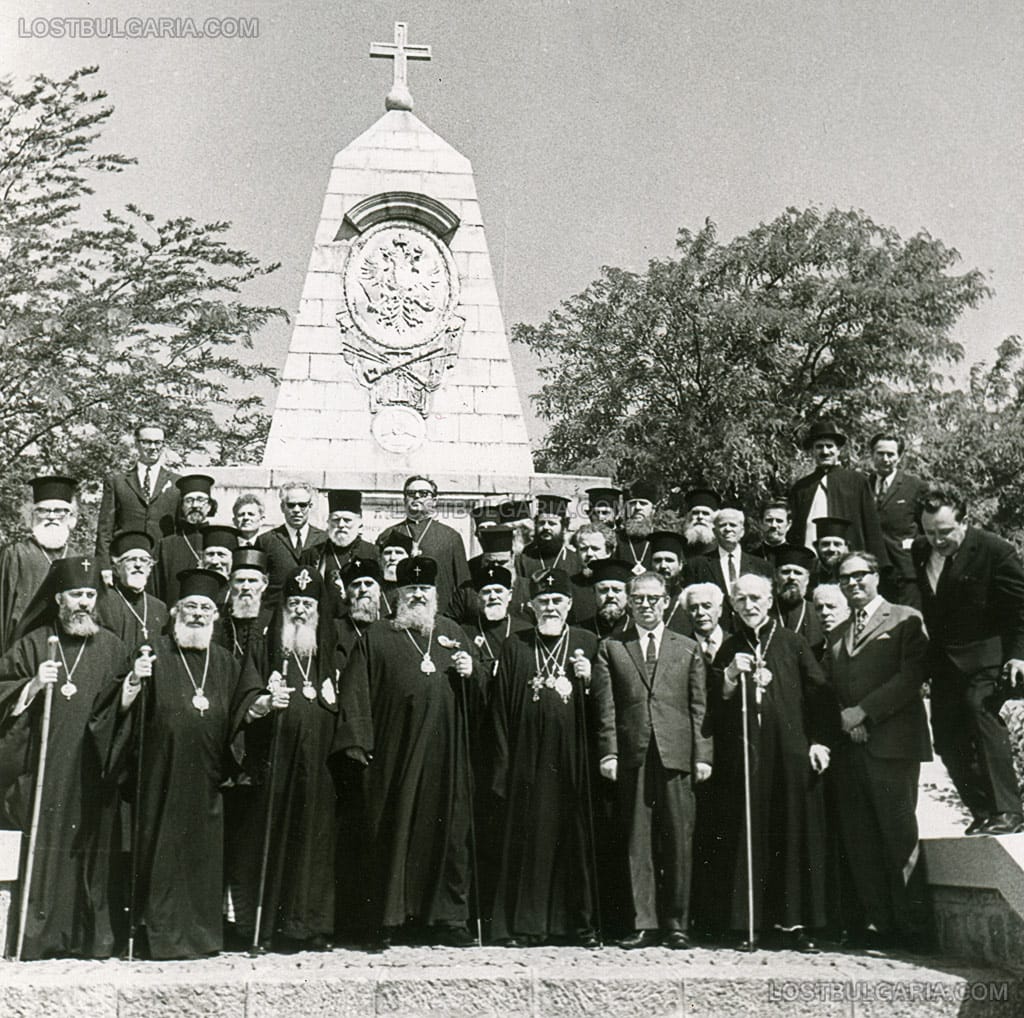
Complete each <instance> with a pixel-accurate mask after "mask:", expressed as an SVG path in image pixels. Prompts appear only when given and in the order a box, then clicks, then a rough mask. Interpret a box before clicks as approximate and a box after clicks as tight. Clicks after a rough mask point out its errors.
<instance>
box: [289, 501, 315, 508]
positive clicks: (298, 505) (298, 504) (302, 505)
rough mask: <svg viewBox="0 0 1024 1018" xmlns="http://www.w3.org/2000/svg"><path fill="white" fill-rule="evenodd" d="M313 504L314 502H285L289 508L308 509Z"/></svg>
mask: <svg viewBox="0 0 1024 1018" xmlns="http://www.w3.org/2000/svg"><path fill="white" fill-rule="evenodd" d="M312 504H313V503H312V502H285V505H286V506H287V507H288V508H289V509H308V508H309V507H310V506H311V505H312Z"/></svg>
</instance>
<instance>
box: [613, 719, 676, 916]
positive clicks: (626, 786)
mask: <svg viewBox="0 0 1024 1018" xmlns="http://www.w3.org/2000/svg"><path fill="white" fill-rule="evenodd" d="M617 784H618V785H619V790H620V795H621V796H622V798H621V800H620V801H621V804H622V808H623V817H624V819H625V822H626V827H627V830H628V848H629V880H630V889H631V892H632V896H633V925H634V928H635V929H638V930H656V929H664V930H684V931H685V930H686V927H687V924H688V922H689V910H690V878H691V875H692V872H693V820H694V809H695V807H694V798H693V778H692V776H691V775H690V774H689V773H688V772H686V771H674V770H669V769H667V768H666V767H664V766H662V763H661V756H660V755H659V753H658V748H657V746H656V745H655V741H654V738H653V737H652V738H651V741H650V744H649V745H648V747H647V755H646V756H645V757H644V761H643V763H642V764H641V765H640V766H639V767H636V768H632V767H630V768H624V769H623V770H621V771H620V772H619V775H618V781H617Z"/></svg>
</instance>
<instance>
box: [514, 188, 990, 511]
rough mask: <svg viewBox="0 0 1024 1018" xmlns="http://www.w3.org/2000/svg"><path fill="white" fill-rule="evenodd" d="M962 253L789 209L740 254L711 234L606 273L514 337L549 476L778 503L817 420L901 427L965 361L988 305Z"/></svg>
mask: <svg viewBox="0 0 1024 1018" xmlns="http://www.w3.org/2000/svg"><path fill="white" fill-rule="evenodd" d="M958 261H959V255H958V254H957V252H956V251H954V250H953V249H951V248H948V247H946V246H945V245H944V244H943V243H942V242H941V241H939V240H937V239H934V238H932V237H931V236H929V235H928V234H927V233H923V232H922V233H918V234H915V235H914V236H912V237H910V238H908V239H906V240H904V239H903V238H901V237H900V236H899V234H898V233H897V232H896V231H895V230H893V229H890V228H888V227H884V226H879V225H877V224H876V223H874V222H872V220H871V219H869V218H868V217H867V216H866V215H865V214H864V213H863V212H860V211H840V210H836V209H833V210H830V211H827V212H822V211H821V210H819V209H817V208H809V209H804V210H799V209H793V208H790V209H787V210H786V211H785V212H784V213H783V214H782V215H780V216H779V217H777V218H776V219H774V220H772V221H771V222H769V223H762V224H760V225H759V226H757V227H756V228H755V229H753V230H752V231H750V232H749V233H748V234H746V235H744V236H740V237H737V238H736V239H734V240H732V241H731V242H729V243H727V244H722V243H720V242H719V241H718V239H717V236H716V231H715V227H714V224H713V223H711V222H710V221H709V222H707V223H706V224H705V226H704V227H703V229H701V230H699V231H698V232H696V233H691V232H690V231H689V230H686V229H682V230H680V231H679V234H678V239H677V242H676V256H675V257H674V258H666V259H661V260H654V261H651V262H650V263H649V265H648V268H647V271H646V273H643V274H640V273H631V272H625V271H623V270H621V269H615V268H607V267H606V268H604V269H603V270H602V273H601V277H600V278H599V279H598V280H596V281H595V282H594V283H592V284H591V285H590V286H589V287H588V288H587V289H586V290H585V291H584V292H583V293H581V294H578V295H576V296H575V297H572V298H570V299H569V300H567V301H565V302H564V303H563V304H562V305H561V307H560V308H559V309H558V310H556V311H554V312H552V313H551V314H550V315H549V316H548V318H547V320H546V321H545V322H544V323H543V324H542V325H540V326H530V325H518V326H516V328H515V329H514V332H513V338H514V339H515V340H516V341H517V342H521V343H525V344H526V345H527V346H529V347H530V348H531V349H532V350H533V351H534V352H535V353H537V354H538V355H539V356H540V358H541V359H542V361H543V362H544V363H543V366H542V368H541V376H542V378H543V379H544V380H545V384H544V385H543V386H542V388H541V391H540V393H539V395H538V396H537V397H535V399H536V403H537V406H538V409H539V411H540V414H541V416H542V417H543V418H545V419H546V420H548V421H550V422H551V428H550V430H549V432H548V436H547V439H546V442H545V445H544V447H543V449H542V450H541V458H542V462H543V466H542V469H545V470H583V471H595V472H604V473H610V474H612V475H614V476H616V477H618V479H619V480H621V481H626V482H628V481H630V480H635V479H638V478H645V479H655V480H662V481H666V480H667V481H670V482H675V483H676V484H678V485H680V486H686V485H689V484H694V483H707V484H711V485H713V486H715V487H716V488H717V489H718V490H720V491H721V492H723V493H725V494H728V495H730V496H732V497H737V498H746V499H747V501H748V503H749V504H750V505H751V507H752V506H753V505H754V504H755V503H756V502H758V501H759V500H760V499H762V498H763V497H764V496H765V495H767V494H768V493H776V492H778V491H780V490H783V489H784V487H785V484H786V483H787V482H788V480H789V478H790V476H791V474H792V473H793V470H794V465H795V460H796V457H797V455H798V453H799V435H800V433H801V432H802V431H803V429H804V428H805V427H806V425H807V423H808V422H809V421H811V420H813V419H815V418H817V417H821V416H830V417H835V418H836V419H837V420H839V421H840V422H842V423H843V424H844V425H845V426H846V427H847V428H848V429H849V430H850V431H851V433H852V434H855V435H856V434H863V435H868V434H870V433H871V430H872V428H873V427H874V426H875V425H876V424H881V423H885V424H886V425H889V426H896V427H901V426H904V425H908V424H909V423H911V422H912V421H913V420H914V419H915V414H916V412H917V411H918V410H919V408H920V407H921V404H922V401H923V400H927V399H928V398H931V396H932V394H934V393H937V392H939V391H940V387H941V383H942V381H943V379H944V372H945V371H947V370H948V369H949V367H950V366H951V365H952V364H953V363H955V362H956V361H958V360H959V359H960V358H961V356H962V350H961V348H960V346H959V345H958V344H957V343H956V342H955V341H954V340H953V339H952V338H951V332H952V328H953V326H954V324H955V322H956V321H957V318H958V317H959V316H960V314H961V313H962V312H963V311H964V310H965V309H966V308H968V307H974V306H975V305H977V304H978V302H979V301H981V300H982V299H983V298H984V297H986V296H987V295H988V293H989V291H988V289H987V287H986V286H985V283H984V280H983V278H982V276H981V274H980V273H979V272H977V271H969V272H966V273H963V274H960V275H957V274H955V273H954V272H953V271H952V270H953V268H954V266H955V265H956V264H957V262H958Z"/></svg>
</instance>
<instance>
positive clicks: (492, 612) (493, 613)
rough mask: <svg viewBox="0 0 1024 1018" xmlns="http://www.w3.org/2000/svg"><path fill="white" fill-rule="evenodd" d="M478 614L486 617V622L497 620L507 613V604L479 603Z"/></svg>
mask: <svg viewBox="0 0 1024 1018" xmlns="http://www.w3.org/2000/svg"><path fill="white" fill-rule="evenodd" d="M480 614H481V615H483V617H484V618H485V619H487V621H488V622H498V621H500V620H501V619H503V618H504V617H505V616H506V615H507V614H508V605H504V604H489V605H481V607H480Z"/></svg>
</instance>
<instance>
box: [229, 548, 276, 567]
mask: <svg viewBox="0 0 1024 1018" xmlns="http://www.w3.org/2000/svg"><path fill="white" fill-rule="evenodd" d="M236 569H258V570H259V571H260V572H261V573H268V572H270V560H269V559H268V558H267V555H266V553H265V552H262V551H260V550H259V548H236V549H235V550H234V551H233V552H232V553H231V571H232V572H234V571H235V570H236Z"/></svg>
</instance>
